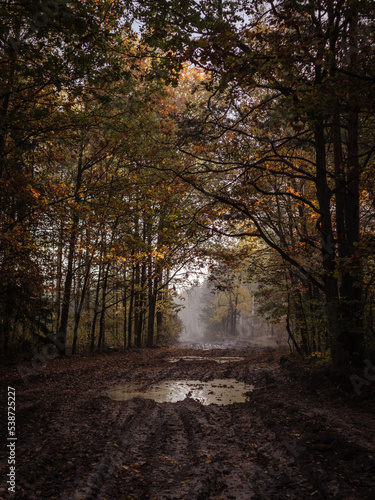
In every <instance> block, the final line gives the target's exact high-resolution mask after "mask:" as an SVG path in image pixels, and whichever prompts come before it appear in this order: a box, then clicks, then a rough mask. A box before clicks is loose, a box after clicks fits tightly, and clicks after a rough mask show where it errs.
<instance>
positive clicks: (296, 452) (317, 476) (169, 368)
mask: <svg viewBox="0 0 375 500" xmlns="http://www.w3.org/2000/svg"><path fill="white" fill-rule="evenodd" d="M186 356H199V357H203V358H204V359H189V360H184V359H183V358H184V357H186ZM215 356H216V357H220V356H224V357H229V358H231V357H233V361H230V360H229V361H227V362H225V363H218V362H216V361H215V359H214V358H215ZM211 357H212V359H210V358H211ZM170 358H175V359H176V358H177V359H178V360H177V361H175V362H173V363H171V362H170V361H169V360H170ZM238 358H243V359H238ZM279 359H280V353H279V352H277V351H276V350H274V349H270V348H246V349H241V350H239V349H224V350H223V349H222V350H220V351H219V350H213V351H212V350H211V351H210V350H206V349H203V350H195V351H193V350H192V349H188V348H185V349H182V348H178V349H151V350H139V351H128V352H126V353H120V352H118V353H113V354H106V355H99V354H97V355H94V356H88V357H83V358H68V359H63V360H55V361H51V362H50V363H49V364H47V366H46V367H45V368H43V369H42V370H38V371H37V372H35V374H34V375H31V376H30V377H29V381H28V384H27V385H26V384H25V383H24V382H23V380H22V379H21V378H20V376H19V374H18V372H17V367H16V366H14V367H9V366H8V367H6V368H4V367H3V368H2V369H1V378H2V382H3V383H2V386H3V387H6V386H7V385H11V386H13V387H15V388H16V398H17V409H16V414H17V417H16V432H17V438H18V440H17V447H16V485H17V487H16V488H17V492H16V494H15V495H13V496H12V497H10V496H9V495H8V491H6V485H5V482H3V483H2V484H1V489H0V498H1V499H5V498H6V499H8V498H16V499H18V498H26V499H31V500H33V499H51V500H54V499H64V500H65V499H66V500H68V499H69V500H71V499H73V500H74V499H77V500H78V499H81V500H95V499H98V500H99V499H100V500H105V499H106V500H117V499H118V500H122V499H137V500H139V499H155V500H163V499H165V500H170V499H186V500H219V499H238V500H247V499H298V500H301V499H308V498H312V499H343V500H344V499H345V500H359V499H361V500H362V499H370V498H371V499H372V498H375V479H374V478H375V425H374V424H375V418H374V413H373V410H374V404H373V402H372V401H371V400H369V401H364V400H362V399H358V398H357V396H356V395H355V394H354V395H352V394H350V393H348V394H343V393H342V391H340V390H339V389H337V388H336V387H335V386H334V384H332V383H331V382H328V381H327V382H324V380H323V379H322V380H321V379H318V378H316V377H315V378H314V377H313V376H312V375H311V374H306V373H305V372H303V371H301V370H302V368H300V367H297V366H294V365H292V364H291V365H289V364H288V363H284V364H281V365H280V363H279ZM218 379H219V380H221V381H222V380H229V382H228V384H230V383H231V381H232V380H235V381H238V382H240V383H243V384H246V387H247V386H252V387H253V390H252V391H251V392H250V393H249V394H248V395H247V397H246V400H245V401H244V402H231V403H230V404H226V405H223V404H202V402H200V401H199V397H197V398H193V397H191V396H192V395H193V394H192V393H191V394H190V395H189V396H188V395H186V396H185V397H184V398H183V399H180V400H178V401H176V402H158V401H154V400H153V399H149V398H146V397H139V394H134V395H133V396H134V397H131V398H129V399H127V400H117V399H114V398H113V397H110V394H111V393H110V391H111V390H113V389H114V388H116V387H120V386H124V385H126V384H131V385H130V386H127V387H128V388H129V387H132V388H133V389H136V390H137V389H139V387H142V388H150V387H153V386H159V387H164V388H165V387H168V384H171V383H177V382H179V381H180V382H181V381H194V384H197V388H199V384H201V385H202V387H203V385H204V384H206V383H209V382H214V381H217V380H218ZM203 383H204V384H203ZM214 383H215V382H214ZM243 387H245V385H243V386H242V388H243ZM136 390H135V391H134V392H136ZM190 390H191V388H190ZM208 392H209V391H208ZM3 403H4V402H2V405H3ZM5 411H6V410H5V408H4V407H3V406H2V407H1V412H2V415H5V413H4V412H5ZM2 435H3V436H4V435H6V428H5V425H3V423H2ZM0 459H1V462H0V463H1V472H2V477H5V475H6V473H7V469H8V465H7V454H6V451H5V448H3V449H2V451H1V455H0Z"/></svg>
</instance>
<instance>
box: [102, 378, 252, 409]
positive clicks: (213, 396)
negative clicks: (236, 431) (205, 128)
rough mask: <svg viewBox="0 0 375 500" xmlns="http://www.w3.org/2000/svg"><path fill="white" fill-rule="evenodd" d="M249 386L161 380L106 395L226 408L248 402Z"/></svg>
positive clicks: (133, 384)
mask: <svg viewBox="0 0 375 500" xmlns="http://www.w3.org/2000/svg"><path fill="white" fill-rule="evenodd" d="M253 389H254V386H253V385H250V384H245V383H244V382H238V381H237V380H236V379H215V380H210V381H209V382H201V381H200V380H164V381H163V382H159V383H156V384H153V385H152V386H151V387H144V385H143V386H142V384H140V383H137V382H128V383H126V384H123V385H119V386H117V387H114V388H113V389H111V390H110V391H108V395H109V397H110V398H111V399H114V400H116V401H128V400H130V399H133V398H136V397H142V398H146V399H153V400H154V401H156V402H157V403H176V402H177V401H183V400H184V399H185V398H191V399H194V400H195V401H198V402H199V403H201V404H202V405H210V404H216V405H229V404H233V403H244V402H245V401H248V399H249V396H248V394H247V393H249V392H252V391H253Z"/></svg>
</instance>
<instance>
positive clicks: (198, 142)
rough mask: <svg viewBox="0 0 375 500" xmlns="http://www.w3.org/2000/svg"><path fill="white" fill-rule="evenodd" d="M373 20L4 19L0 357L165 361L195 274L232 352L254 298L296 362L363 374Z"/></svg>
mask: <svg viewBox="0 0 375 500" xmlns="http://www.w3.org/2000/svg"><path fill="white" fill-rule="evenodd" d="M374 7H375V4H374V1H373V0H313V1H306V0H280V1H278V2H275V1H273V0H253V1H251V2H250V1H247V0H209V1H205V2H203V1H199V0H196V1H185V0H183V1H181V0H179V1H176V0H145V1H140V2H137V1H127V0H86V1H84V2H81V1H78V0H72V1H69V2H68V1H66V0H47V1H40V0H28V1H23V0H20V1H17V2H15V1H13V0H4V1H2V2H1V3H0V11H1V18H2V23H1V26H0V43H1V49H0V50H1V74H0V83H1V85H0V93H1V115H0V213H1V219H0V220H1V238H0V266H1V271H0V280H1V283H0V350H1V353H2V354H4V355H9V353H10V354H12V353H16V352H21V351H31V350H32V349H37V350H41V349H50V348H56V349H57V352H58V354H60V355H61V356H64V355H66V354H74V353H77V352H88V351H93V350H96V349H99V350H100V349H103V348H105V347H108V346H115V347H121V348H129V347H153V346H155V345H159V344H163V343H164V344H168V343H169V342H171V341H173V339H176V338H177V337H178V335H179V332H180V330H181V324H180V321H179V319H178V316H177V306H176V302H175V297H176V295H177V294H178V289H179V287H182V286H184V283H185V282H186V280H187V279H188V276H189V274H190V273H194V272H199V270H200V269H203V268H206V267H208V269H209V271H208V273H209V276H210V283H211V286H212V288H213V291H214V292H215V290H216V293H217V294H218V293H221V294H222V295H223V294H225V293H226V294H227V299H226V300H227V302H226V304H227V305H226V308H227V309H226V311H227V312H226V313H225V314H226V317H227V327H226V328H227V330H228V331H230V333H231V335H232V336H235V335H236V334H237V333H238V328H237V326H238V325H237V323H238V321H237V320H238V311H237V309H236V308H235V307H234V305H233V304H234V302H233V300H237V299H235V297H238V294H239V293H242V296H243V297H242V298H243V300H245V301H246V300H247V301H248V304H249V305H248V307H249V308H250V309H251V305H250V304H251V300H253V299H252V298H251V296H252V295H254V294H255V295H256V297H257V302H258V303H259V304H260V309H259V310H260V312H261V313H262V314H263V315H264V317H265V318H267V320H269V321H270V322H271V323H272V324H275V325H277V324H283V325H284V326H285V328H286V330H287V332H288V336H289V340H290V343H291V345H292V348H293V350H295V352H297V353H299V354H300V355H301V356H303V357H308V358H310V359H313V358H317V359H324V360H325V361H327V362H328V363H331V364H332V365H333V366H335V367H338V368H340V367H342V366H363V362H364V360H365V359H368V358H371V356H373V355H374V352H375V318H374V293H375V262H374V248H375V240H374V234H375V232H374V231H375V226H374V222H375V219H374V216H375V201H374V182H375V176H374V172H375V165H374V153H375V123H374V120H375V119H374V106H375V92H374V90H375V18H374V16H375V9H374ZM236 290H237V292H238V293H237V292H236V293H237V295H236V294H235V293H234V291H236ZM228 297H229V298H228ZM232 299H233V300H232ZM219 302H220V301H219V300H217V307H216V311H213V313H212V314H213V316H215V314H216V317H220V318H221V319H220V321H222V320H223V318H224V313H223V312H220V310H219V309H220V304H219ZM229 303H230V304H229ZM211 307H213V308H214V307H215V306H214V305H211ZM228 308H229V309H230V311H229V309H228ZM228 311H229V312H228ZM220 315H221V316H220ZM228 322H229V323H230V324H229V323H228ZM228 325H229V326H228Z"/></svg>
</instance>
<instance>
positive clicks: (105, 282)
mask: <svg viewBox="0 0 375 500" xmlns="http://www.w3.org/2000/svg"><path fill="white" fill-rule="evenodd" d="M110 267H111V263H110V262H108V263H107V266H106V268H105V273H104V280H103V286H102V309H101V311H100V320H99V338H98V347H99V349H101V348H102V347H104V344H105V311H106V307H105V301H106V297H107V285H108V275H109V269H110Z"/></svg>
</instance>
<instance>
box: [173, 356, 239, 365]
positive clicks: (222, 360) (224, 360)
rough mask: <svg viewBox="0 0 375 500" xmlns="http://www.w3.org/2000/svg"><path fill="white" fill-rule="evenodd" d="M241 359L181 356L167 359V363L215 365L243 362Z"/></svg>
mask: <svg viewBox="0 0 375 500" xmlns="http://www.w3.org/2000/svg"><path fill="white" fill-rule="evenodd" d="M244 359H245V358H243V357H239V356H237V357H233V356H217V357H205V356H181V357H179V358H177V357H175V358H168V359H167V361H168V362H169V363H177V362H178V361H215V362H216V363H220V364H221V363H234V362H235V361H243V360H244Z"/></svg>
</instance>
